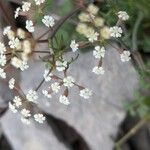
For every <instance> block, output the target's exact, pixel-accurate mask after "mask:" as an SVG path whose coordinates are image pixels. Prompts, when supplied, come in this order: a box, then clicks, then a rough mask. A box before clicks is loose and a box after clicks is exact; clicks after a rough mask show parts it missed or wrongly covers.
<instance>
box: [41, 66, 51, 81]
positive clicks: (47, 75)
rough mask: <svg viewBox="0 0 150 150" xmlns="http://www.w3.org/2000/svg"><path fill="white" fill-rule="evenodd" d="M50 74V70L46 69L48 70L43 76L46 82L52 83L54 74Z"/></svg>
mask: <svg viewBox="0 0 150 150" xmlns="http://www.w3.org/2000/svg"><path fill="white" fill-rule="evenodd" d="M48 73H49V70H47V69H46V70H45V71H44V75H43V77H44V79H45V81H46V82H49V81H51V79H52V78H51V77H52V74H51V73H49V74H48Z"/></svg>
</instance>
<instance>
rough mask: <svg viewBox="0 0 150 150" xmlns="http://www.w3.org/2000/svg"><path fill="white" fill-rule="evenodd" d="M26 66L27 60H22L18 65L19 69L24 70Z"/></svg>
mask: <svg viewBox="0 0 150 150" xmlns="http://www.w3.org/2000/svg"><path fill="white" fill-rule="evenodd" d="M28 68H29V66H28V64H27V62H26V61H22V62H21V65H20V70H21V71H24V70H26V69H28Z"/></svg>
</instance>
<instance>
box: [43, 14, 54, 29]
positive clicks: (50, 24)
mask: <svg viewBox="0 0 150 150" xmlns="http://www.w3.org/2000/svg"><path fill="white" fill-rule="evenodd" d="M42 22H43V23H44V24H45V26H47V27H53V26H54V25H55V20H54V18H53V17H52V16H49V15H46V16H44V18H43V19H42Z"/></svg>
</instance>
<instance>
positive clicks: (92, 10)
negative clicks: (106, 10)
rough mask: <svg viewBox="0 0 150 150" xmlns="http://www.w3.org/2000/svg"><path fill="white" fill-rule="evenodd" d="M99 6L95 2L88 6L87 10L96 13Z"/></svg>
mask: <svg viewBox="0 0 150 150" xmlns="http://www.w3.org/2000/svg"><path fill="white" fill-rule="evenodd" d="M98 10H99V8H98V7H97V6H95V5H94V4H90V5H89V6H88V8H87V11H88V12H89V13H91V14H93V15H96V14H97V13H98Z"/></svg>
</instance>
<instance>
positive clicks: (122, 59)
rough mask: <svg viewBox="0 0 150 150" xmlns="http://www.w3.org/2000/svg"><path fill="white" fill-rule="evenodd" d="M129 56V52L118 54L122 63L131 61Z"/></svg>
mask: <svg viewBox="0 0 150 150" xmlns="http://www.w3.org/2000/svg"><path fill="white" fill-rule="evenodd" d="M130 55H131V54H130V52H129V51H123V53H122V54H120V58H121V61H122V62H126V61H129V60H130V59H131V57H130Z"/></svg>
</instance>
